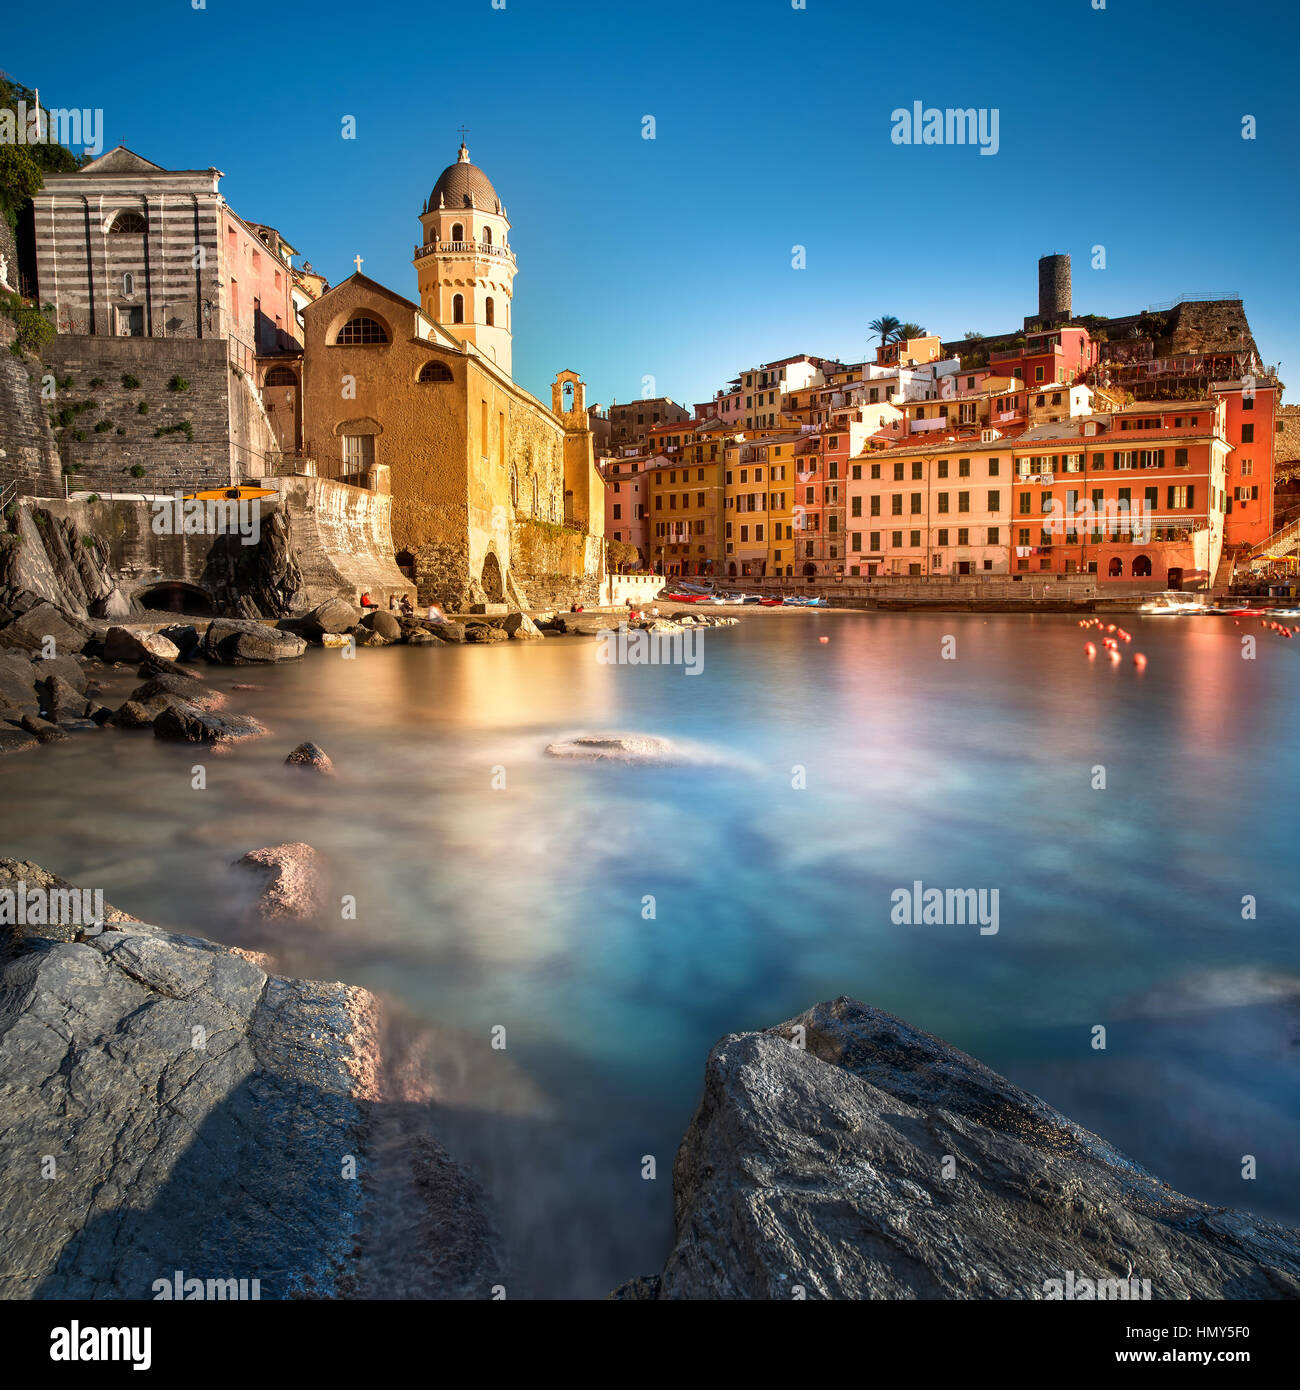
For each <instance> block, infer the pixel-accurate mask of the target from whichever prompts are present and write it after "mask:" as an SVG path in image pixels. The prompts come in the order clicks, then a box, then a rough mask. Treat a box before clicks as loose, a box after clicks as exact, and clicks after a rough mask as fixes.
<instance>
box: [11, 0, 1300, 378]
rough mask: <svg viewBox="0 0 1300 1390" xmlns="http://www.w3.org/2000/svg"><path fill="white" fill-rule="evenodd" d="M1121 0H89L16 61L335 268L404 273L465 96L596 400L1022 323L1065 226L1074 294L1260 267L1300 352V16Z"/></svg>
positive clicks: (1173, 0)
mask: <svg viewBox="0 0 1300 1390" xmlns="http://www.w3.org/2000/svg"><path fill="white" fill-rule="evenodd" d="M498 3H500V0H498ZM1093 3H1095V0H1052V3H1051V4H1049V5H1046V6H1040V7H1036V8H1034V9H1032V10H1024V9H1016V8H1015V7H1005V6H987V5H982V4H977V3H974V0H968V2H967V3H964V4H949V3H946V0H936V2H935V3H932V4H931V5H929V6H928V7H927V6H923V5H912V6H903V5H892V6H891V5H887V6H868V5H867V4H865V3H862V0H856V2H855V0H806V9H802V10H799V9H795V8H794V7H793V5H792V4H791V3H790V0H734V3H733V2H731V0H728V2H727V3H723V2H722V0H693V3H682V2H681V0H644V3H636V4H630V3H617V0H608V3H589V0H572V3H566V4H559V3H555V2H554V0H549V2H547V0H505V9H504V10H502V9H493V7H492V0H458V3H430V4H406V3H404V4H390V3H382V2H380V0H376V3H371V4H368V5H364V6H358V5H355V4H341V3H335V0H321V3H315V4H311V5H306V4H301V3H297V0H287V3H282V4H278V5H275V6H263V5H253V4H249V3H246V0H207V8H206V9H203V10H194V9H193V8H192V7H191V4H190V3H188V0H171V2H170V3H159V0H151V3H149V4H147V5H142V6H139V7H136V8H134V9H132V10H131V12H130V19H129V21H127V22H122V21H121V20H120V19H119V20H115V21H112V22H105V20H104V17H105V16H106V14H107V12H106V11H105V10H104V9H103V7H102V6H101V5H99V4H94V5H91V4H87V3H81V2H80V0H77V2H76V3H65V4H63V5H61V6H59V7H58V11H57V28H58V38H59V42H58V43H57V44H55V43H54V42H52V41H51V37H52V32H53V31H52V24H53V21H52V19H51V15H52V14H53V13H54V12H52V11H50V10H49V9H48V8H41V7H33V6H22V7H19V8H17V9H16V10H15V11H14V12H13V13H12V14H11V15H10V16H9V19H8V22H7V25H6V30H7V33H6V39H7V43H6V46H5V51H4V55H3V57H2V58H0V64H2V65H3V67H4V69H5V70H6V71H7V72H8V73H9V74H10V75H11V76H13V77H15V78H17V79H18V80H20V81H22V82H24V83H26V84H27V85H28V86H34V85H36V86H39V87H40V89H41V96H42V100H43V101H44V102H45V103H46V104H48V105H52V106H78V107H101V108H103V110H104V113H105V116H104V120H105V141H106V147H107V146H111V145H114V144H118V143H122V144H126V145H129V146H130V147H131V148H133V149H135V150H136V151H137V152H139V153H140V154H142V155H145V156H146V157H147V158H149V159H152V160H154V161H155V162H157V163H159V164H163V165H165V166H168V167H171V168H194V167H207V166H208V165H216V166H217V167H218V168H220V169H222V170H223V171H224V173H225V175H226V177H225V179H224V180H223V183H222V190H223V192H224V193H225V194H226V196H227V198H228V199H229V200H230V202H231V204H232V205H233V206H234V207H235V209H236V211H238V212H239V213H240V214H241V215H242V216H244V217H246V218H248V219H250V220H254V221H261V222H268V223H271V224H273V225H276V226H278V227H279V228H280V229H281V230H282V231H283V233H284V234H285V236H287V237H288V239H289V240H290V241H291V242H292V243H293V244H294V245H296V246H298V247H299V248H300V249H301V250H302V252H303V253H304V254H305V255H306V256H307V257H308V258H309V259H310V260H311V261H312V263H313V265H314V266H315V267H316V268H317V269H318V270H320V271H321V272H323V273H324V274H326V275H328V276H329V277H330V279H331V281H333V282H337V281H339V280H341V279H343V278H344V277H345V276H346V275H348V274H350V273H351V271H352V269H353V265H352V257H353V256H354V255H356V254H358V253H359V254H361V255H362V256H364V257H365V266H364V268H365V271H366V273H367V274H373V275H374V277H375V278H376V279H378V280H381V281H383V282H384V283H385V284H387V285H389V286H390V287H391V288H393V289H394V290H396V291H398V292H399V293H402V294H405V295H407V296H408V297H413V296H414V293H415V272H414V269H413V267H412V266H411V263H410V257H411V250H412V247H413V246H414V244H415V241H416V239H417V237H418V235H419V223H418V220H417V218H418V214H419V212H420V208H421V205H422V203H423V200H424V198H425V197H426V196H427V194H428V192H429V189H430V188H431V187H432V185H433V183H434V181H435V179H436V178H437V176H438V173H439V172H440V171H441V169H442V168H443V167H444V166H445V165H446V164H448V163H450V162H451V161H452V160H453V159H454V158H455V155H456V146H457V143H458V135H457V129H458V127H459V126H460V125H461V124H462V123H463V124H465V125H466V126H468V127H469V130H470V135H469V145H470V151H471V155H472V157H473V159H474V162H475V163H476V164H478V165H479V166H480V167H481V168H482V169H483V170H484V171H485V172H486V173H487V174H488V176H489V177H490V178H491V179H492V181H493V183H494V184H495V186H496V188H497V191H498V193H499V194H500V196H501V197H502V199H503V200H504V202H505V204H506V208H507V211H508V213H509V216H510V220H511V223H512V234H511V241H512V244H513V246H514V249H515V252H516V254H517V257H518V261H519V274H518V277H517V279H516V282H515V299H514V311H513V316H514V330H515V355H514V360H515V376H516V379H518V380H519V381H520V382H521V383H522V384H523V385H524V386H526V387H528V388H529V389H530V390H532V391H534V392H536V393H538V394H540V395H543V396H544V398H545V399H547V400H549V382H550V380H551V378H552V376H553V374H554V373H555V372H556V371H558V370H560V369H561V368H568V367H571V368H573V369H574V370H576V371H579V372H581V373H582V374H583V376H584V377H585V378H586V379H587V381H588V383H589V386H588V400H589V401H602V402H606V403H608V402H609V400H610V399H611V398H615V397H616V398H617V399H619V400H628V399H631V398H634V397H636V396H639V395H641V394H643V390H642V382H643V378H644V377H646V376H650V377H653V378H654V387H655V393H659V394H666V395H669V396H672V397H673V398H674V399H677V400H681V401H684V402H686V403H687V404H692V403H693V402H695V401H697V400H703V399H706V398H707V397H708V396H710V395H712V393H713V391H714V389H715V388H717V387H719V386H721V385H723V384H724V383H725V382H726V380H727V379H728V378H729V377H730V376H731V375H732V374H733V373H734V372H735V371H737V370H739V369H741V368H743V367H746V366H751V365H753V364H755V363H757V362H760V361H764V360H769V359H772V358H776V357H782V356H786V355H788V354H790V353H796V352H818V353H823V354H826V355H828V356H832V357H840V358H843V359H844V360H850V359H857V358H860V357H861V356H862V355H863V354H864V351H865V350H866V334H867V328H866V324H867V323H868V321H869V320H871V319H872V318H875V317H876V316H877V315H879V314H881V313H892V314H894V315H896V316H897V317H899V318H902V319H912V320H915V321H917V322H919V323H922V324H923V325H925V326H926V327H927V328H929V329H930V330H932V331H935V332H939V333H941V334H943V335H944V336H945V337H949V336H951V337H957V336H960V335H961V334H962V333H963V332H964V331H966V330H967V329H975V330H980V331H983V332H995V331H1002V330H1005V329H1008V328H1011V327H1014V326H1016V325H1018V324H1019V323H1020V321H1021V320H1022V319H1023V317H1024V316H1025V315H1026V314H1028V313H1032V312H1033V311H1034V310H1035V308H1036V302H1037V280H1036V261H1037V258H1038V257H1039V256H1040V255H1043V254H1045V253H1048V252H1054V251H1068V252H1070V253H1071V254H1072V256H1073V261H1074V306H1075V310H1076V312H1078V313H1088V312H1096V313H1103V314H1105V313H1115V314H1118V313H1125V312H1132V311H1134V310H1135V309H1140V308H1144V307H1146V306H1147V305H1149V304H1153V303H1161V302H1164V301H1169V300H1173V299H1175V298H1178V297H1180V296H1181V295H1182V294H1183V293H1197V292H1220V291H1238V292H1240V293H1241V294H1242V295H1243V296H1244V297H1245V303H1246V311H1247V314H1248V316H1249V318H1250V322H1251V325H1252V327H1253V329H1254V331H1255V335H1256V338H1257V340H1258V342H1259V344H1260V348H1261V351H1262V353H1263V355H1264V357H1265V358H1266V359H1267V360H1268V361H1270V362H1278V361H1280V362H1281V363H1282V364H1283V376H1284V379H1285V378H1286V377H1288V376H1295V375H1296V373H1297V368H1298V367H1300V323H1298V322H1297V314H1296V309H1297V297H1298V296H1297V289H1296V286H1297V266H1296V259H1295V247H1296V240H1297V224H1298V221H1300V195H1298V193H1297V172H1298V165H1300V114H1298V112H1297V104H1296V102H1295V99H1294V91H1295V80H1296V79H1295V73H1294V54H1295V53H1296V52H1297V45H1296V39H1297V37H1300V18H1297V13H1296V11H1295V10H1294V9H1293V8H1292V6H1291V4H1289V3H1283V2H1282V0H1266V3H1263V4H1255V5H1253V6H1251V7H1248V8H1247V9H1243V10H1240V11H1234V10H1230V9H1229V10H1225V9H1224V8H1223V7H1222V6H1221V5H1218V4H1212V3H1208V0H1146V2H1145V3H1139V0H1106V8H1105V9H1103V10H1094V9H1093V8H1092V5H1093ZM74 34H75V35H76V39H75V42H74V41H73V35H74ZM917 100H919V101H922V102H924V104H925V105H926V106H936V107H975V108H988V109H996V110H997V112H998V132H999V150H998V153H997V154H996V155H994V156H985V155H981V154H980V153H979V151H978V149H977V148H975V147H972V146H947V145H929V146H919V145H914V146H902V145H896V144H894V143H892V142H891V139H890V132H891V120H890V113H891V112H892V111H893V110H894V109H895V108H897V107H910V106H911V105H912V103H913V102H914V101H917ZM345 115H354V116H355V117H356V119H357V139H355V140H344V139H342V138H341V135H340V131H341V128H342V118H343V117H344V116H345ZM647 115H652V116H654V118H655V127H656V128H655V136H656V138H655V139H654V140H646V139H643V138H642V129H643V124H642V122H643V117H645V116H647ZM1245 115H1251V116H1254V117H1255V118H1256V121H1257V136H1256V138H1255V139H1254V140H1243V139H1242V138H1241V130H1242V117H1243V116H1245ZM1097 245H1100V246H1103V247H1104V248H1105V255H1106V268H1105V269H1104V270H1093V269H1091V268H1090V262H1091V260H1092V248H1093V247H1094V246H1097ZM795 246H802V247H804V248H806V250H805V256H806V268H805V269H802V270H796V269H793V268H792V265H791V261H792V248H793V247H795ZM1294 389H1295V390H1300V384H1296V385H1295V386H1294Z"/></svg>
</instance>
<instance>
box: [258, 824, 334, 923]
mask: <svg viewBox="0 0 1300 1390" xmlns="http://www.w3.org/2000/svg"><path fill="white" fill-rule="evenodd" d="M316 861H317V854H316V851H315V850H314V849H312V847H311V846H310V845H307V844H303V842H302V841H301V840H297V841H293V842H291V843H289V844H283V845H268V846H267V847H265V848H264V849H253V850H249V852H248V853H247V854H246V855H244V857H243V858H242V859H241V860H239V862H240V863H241V864H247V865H249V866H250V867H251V868H255V869H268V870H270V874H269V877H268V879H267V884H266V887H265V888H264V889H263V890H262V896H261V897H260V898H259V899H258V902H257V912H258V915H259V916H260V917H262V918H263V920H266V921H284V920H289V921H306V920H308V919H309V918H312V917H315V916H316V915H317V914H318V913H319V912H320V909H321V903H322V901H323V896H324V895H323V889H322V886H321V881H320V870H319V868H318V867H317V863H316Z"/></svg>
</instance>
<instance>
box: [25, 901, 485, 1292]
mask: <svg viewBox="0 0 1300 1390" xmlns="http://www.w3.org/2000/svg"><path fill="white" fill-rule="evenodd" d="M378 1018H379V1016H378V1007H377V1005H376V1003H375V1001H374V999H373V998H372V997H371V996H370V995H369V994H367V993H366V992H365V991H364V990H360V989H356V988H354V987H350V986H347V985H341V984H321V983H317V982H314V981H306V980H292V979H285V978H282V977H278V976H273V975H271V976H269V975H267V973H266V972H265V970H263V969H262V968H260V967H259V966H258V965H256V964H255V963H254V962H252V961H250V960H248V959H247V958H246V957H245V956H242V955H240V954H238V953H236V952H234V951H231V950H227V949H226V948H225V947H223V946H219V945H217V944H216V943H214V942H210V941H203V940H201V939H199V938H197V937H193V936H183V935H179V934H175V933H171V932H166V931H162V930H160V929H159V928H157V927H153V926H146V925H144V924H140V923H132V924H129V925H128V926H126V927H124V928H122V929H120V930H112V931H107V932H104V933H102V934H100V935H97V936H94V937H91V938H90V939H88V940H87V941H85V942H69V941H61V942H51V943H49V944H48V945H44V946H43V949H40V950H25V951H24V952H22V953H21V954H19V955H17V956H15V957H14V958H13V959H11V960H10V961H8V962H7V963H6V964H5V966H4V973H3V989H0V1059H3V1066H0V1150H2V1151H3V1152H4V1154H5V1157H6V1173H7V1177H6V1181H5V1183H4V1184H3V1187H2V1188H0V1248H3V1250H4V1252H5V1273H6V1275H7V1276H8V1277H9V1279H10V1281H12V1289H13V1291H16V1292H20V1296H23V1297H27V1298H36V1299H42V1300H44V1299H56V1300H61V1299H90V1298H105V1299H110V1300H118V1299H142V1300H147V1299H153V1298H155V1297H157V1296H158V1295H157V1289H156V1287H155V1281H157V1280H159V1279H164V1280H166V1281H167V1283H168V1286H169V1287H170V1286H171V1281H172V1278H173V1271H175V1270H177V1269H179V1270H182V1271H183V1275H184V1277H189V1276H191V1275H196V1276H199V1277H201V1278H222V1279H224V1278H226V1277H227V1276H229V1277H230V1278H231V1279H235V1278H248V1279H250V1280H251V1279H253V1278H256V1279H257V1280H258V1285H257V1288H256V1291H255V1292H254V1294H253V1296H254V1297H258V1296H260V1297H261V1298H262V1299H263V1300H266V1299H288V1298H292V1297H295V1296H302V1297H310V1298H339V1297H343V1296H345V1295H346V1294H347V1293H348V1292H349V1290H351V1288H352V1284H353V1281H354V1279H355V1272H356V1270H357V1268H358V1265H359V1260H358V1255H357V1247H358V1244H359V1242H360V1241H361V1239H362V1236H361V1230H362V1219H363V1214H364V1209H365V1206H366V1203H367V1200H368V1198H367V1194H366V1191H365V1189H364V1187H363V1185H362V1183H360V1182H340V1181H339V1176H338V1175H339V1156H340V1155H343V1154H358V1155H363V1154H365V1153H367V1152H368V1150H367V1149H366V1148H365V1147H359V1146H364V1145H366V1143H367V1140H366V1131H367V1128H368V1124H369V1118H368V1109H369V1107H370V1105H371V1104H372V1103H373V1102H375V1101H376V1099H377V1087H376V1076H377V1070H378V1065H379V1061H378V1057H379V1054H378V1045H377V1031H378ZM198 1040H203V1041H198ZM49 1154H54V1155H57V1156H58V1181H56V1182H54V1181H49V1180H48V1179H47V1178H45V1177H43V1176H41V1175H42V1173H43V1172H44V1171H45V1170H44V1168H43V1166H42V1163H43V1156H44V1155H49ZM368 1167H369V1164H368V1163H367V1164H365V1167H364V1168H363V1171H365V1170H366V1169H368ZM408 1187H409V1184H407V1185H404V1186H403V1193H404V1194H405V1193H406V1191H407V1188H408ZM439 1190H440V1192H441V1193H442V1194H443V1196H444V1199H445V1196H446V1194H447V1191H448V1189H447V1188H446V1187H445V1186H444V1187H442V1188H440V1189H439ZM390 1238H391V1236H390ZM210 1287H211V1286H209V1288H210ZM250 1287H251V1285H250ZM485 1287H487V1286H485ZM431 1291H433V1290H426V1291H425V1292H426V1293H427V1292H431ZM175 1296H177V1297H180V1296H181V1295H180V1293H177V1294H176V1295H175ZM218 1296H222V1295H218ZM229 1296H230V1297H234V1296H235V1295H234V1292H233V1291H232V1292H231V1293H230V1295H229Z"/></svg>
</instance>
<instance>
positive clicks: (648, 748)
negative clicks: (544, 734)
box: [546, 734, 682, 763]
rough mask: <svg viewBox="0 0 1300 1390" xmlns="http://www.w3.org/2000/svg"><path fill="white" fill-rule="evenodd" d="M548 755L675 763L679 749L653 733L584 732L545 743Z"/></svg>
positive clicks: (588, 759)
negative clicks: (575, 736)
mask: <svg viewBox="0 0 1300 1390" xmlns="http://www.w3.org/2000/svg"><path fill="white" fill-rule="evenodd" d="M546 756H547V757H548V758H573V759H580V760H582V761H585V762H620V763H674V762H678V761H680V760H681V756H682V754H681V749H679V748H678V746H677V745H676V744H675V743H674V742H673V741H672V740H671V739H667V738H659V737H657V736H656V735H654V734H583V735H581V736H579V737H578V738H570V739H565V740H563V741H562V742H560V743H548V744H547V745H546Z"/></svg>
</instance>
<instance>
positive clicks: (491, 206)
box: [424, 145, 501, 213]
mask: <svg viewBox="0 0 1300 1390" xmlns="http://www.w3.org/2000/svg"><path fill="white" fill-rule="evenodd" d="M437 208H447V209H449V210H450V209H454V208H479V209H480V210H481V211H483V212H496V213H499V212H500V211H501V199H500V198H498V197H497V191H496V189H495V188H493V187H492V180H491V179H489V178H488V176H487V175H486V174H485V173H484V172H483V170H482V169H480V168H479V167H478V165H477V164H471V163H470V162H469V147H468V146H466V145H461V147H460V151H459V153H458V154H457V156H456V162H455V164H448V165H447V167H446V168H445V169H444V170H443V171H442V173H441V174H439V175H438V182H437V183H435V184H434V185H433V192H432V193H430V194H429V201H428V202H427V203H425V205H424V210H425V211H426V212H433V211H434V210H435V209H437Z"/></svg>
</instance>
